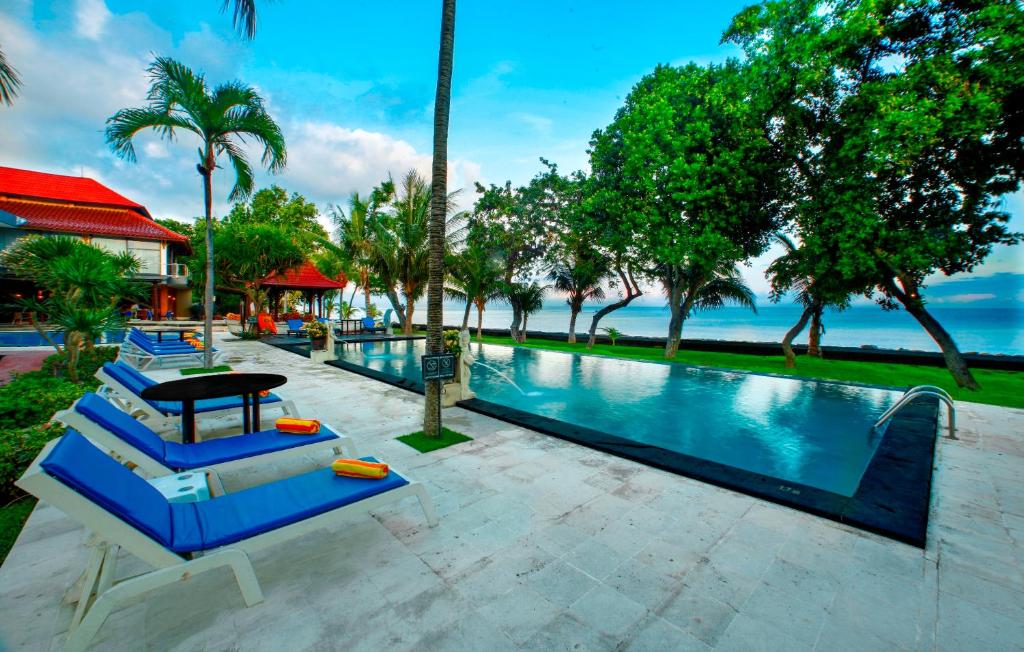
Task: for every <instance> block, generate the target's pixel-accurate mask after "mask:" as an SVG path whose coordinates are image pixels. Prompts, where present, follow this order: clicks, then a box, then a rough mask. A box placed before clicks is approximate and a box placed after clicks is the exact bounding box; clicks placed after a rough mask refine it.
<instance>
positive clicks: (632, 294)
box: [587, 263, 643, 349]
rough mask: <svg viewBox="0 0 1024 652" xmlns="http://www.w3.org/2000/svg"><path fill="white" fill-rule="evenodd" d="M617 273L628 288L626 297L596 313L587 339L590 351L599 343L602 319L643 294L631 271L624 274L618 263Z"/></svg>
mask: <svg viewBox="0 0 1024 652" xmlns="http://www.w3.org/2000/svg"><path fill="white" fill-rule="evenodd" d="M615 271H616V272H618V274H619V278H620V279H622V287H624V288H626V296H625V297H623V298H622V299H620V300H618V301H616V302H615V303H611V304H608V305H607V306H605V307H603V308H601V309H600V310H598V311H597V312H596V313H594V318H593V319H592V320H591V322H590V331H589V337H588V339H587V348H588V349H591V348H593V347H594V342H595V341H597V325H598V324H599V323H600V322H601V319H602V318H603V317H604V316H605V315H608V314H611V313H612V312H614V311H616V310H618V309H619V308H625V307H626V306H628V305H629V304H630V303H631V302H632V301H633V299H636V298H637V297H639V296H641V295H642V294H643V292H641V290H640V286H639V285H638V284H637V282H636V280H635V279H634V278H633V273H632V271H631V270H629V271H627V272H623V271H622V266H621V265H619V264H618V263H616V266H615Z"/></svg>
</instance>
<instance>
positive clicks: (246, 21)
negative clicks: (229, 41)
mask: <svg viewBox="0 0 1024 652" xmlns="http://www.w3.org/2000/svg"><path fill="white" fill-rule="evenodd" d="M228 7H232V11H231V25H232V26H233V27H234V28H235V29H236V30H238V33H239V34H240V35H242V36H243V37H245V38H247V39H250V40H252V39H253V38H255V36H256V0H224V4H222V5H221V7H220V12H221V13H224V12H226V11H227V10H228Z"/></svg>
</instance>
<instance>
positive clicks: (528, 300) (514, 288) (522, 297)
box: [502, 281, 548, 342]
mask: <svg viewBox="0 0 1024 652" xmlns="http://www.w3.org/2000/svg"><path fill="white" fill-rule="evenodd" d="M547 290H548V286H547V285H540V284H539V283H537V282H536V281H531V282H530V283H519V282H512V283H505V284H503V289H502V295H503V296H504V298H505V299H506V300H507V301H508V302H509V303H512V302H515V303H518V305H519V306H520V310H521V311H522V316H523V323H522V327H521V328H517V327H516V326H517V325H516V324H513V326H512V327H511V328H510V329H509V330H510V332H511V334H512V338H513V339H515V340H516V341H517V342H525V341H526V324H527V322H528V321H529V320H530V315H532V314H533V313H535V312H539V311H540V309H541V308H543V307H544V293H545V292H547Z"/></svg>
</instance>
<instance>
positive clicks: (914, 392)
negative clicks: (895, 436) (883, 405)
mask: <svg viewBox="0 0 1024 652" xmlns="http://www.w3.org/2000/svg"><path fill="white" fill-rule="evenodd" d="M919 396H934V397H935V398H937V399H939V400H940V401H942V402H943V403H945V404H946V421H947V423H948V425H949V438H950V439H957V436H956V407H955V406H954V405H953V397H952V396H950V395H949V392H947V391H946V390H944V389H942V388H941V387H935V386H934V385H917V386H916V387H911V388H910V389H908V390H907V391H906V392H905V393H904V394H903V396H901V397H900V400H898V401H896V404H895V405H893V406H892V407H891V408H889V409H888V410H886V411H885V414H883V415H882V416H881V417H880V418H879V419H878V421H876V422H875V425H874V428H878V427H879V426H881V425H882V424H883V423H885V422H886V421H888V420H889V419H891V418H892V417H894V416H895V415H896V413H897V412H899V411H900V410H902V409H903V407H904V406H906V405H909V404H910V403H912V402H913V401H914V399H916V398H918V397H919Z"/></svg>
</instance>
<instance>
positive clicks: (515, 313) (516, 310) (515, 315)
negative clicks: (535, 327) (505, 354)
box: [508, 299, 526, 342]
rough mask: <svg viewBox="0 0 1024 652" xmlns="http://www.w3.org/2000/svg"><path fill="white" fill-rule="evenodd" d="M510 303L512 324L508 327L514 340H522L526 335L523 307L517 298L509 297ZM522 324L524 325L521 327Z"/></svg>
mask: <svg viewBox="0 0 1024 652" xmlns="http://www.w3.org/2000/svg"><path fill="white" fill-rule="evenodd" d="M509 303H510V304H512V324H511V325H510V326H509V327H508V330H509V333H510V334H511V335H512V339H513V340H515V341H516V342H522V341H523V338H524V337H525V335H526V320H525V319H523V309H522V307H521V306H520V304H519V302H518V301H517V300H515V299H509ZM520 325H522V327H521V328H520Z"/></svg>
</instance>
